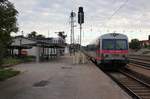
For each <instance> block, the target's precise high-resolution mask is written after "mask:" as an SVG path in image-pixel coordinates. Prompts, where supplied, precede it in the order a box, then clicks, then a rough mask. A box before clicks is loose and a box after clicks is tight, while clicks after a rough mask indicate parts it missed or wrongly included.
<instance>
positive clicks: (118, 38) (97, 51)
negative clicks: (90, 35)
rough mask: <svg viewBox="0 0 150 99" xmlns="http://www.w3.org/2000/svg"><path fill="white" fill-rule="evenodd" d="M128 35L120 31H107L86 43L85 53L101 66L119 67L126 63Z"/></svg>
mask: <svg viewBox="0 0 150 99" xmlns="http://www.w3.org/2000/svg"><path fill="white" fill-rule="evenodd" d="M128 46H129V45H128V37H127V36H126V35H124V34H120V33H109V34H104V35H102V36H100V37H99V38H98V39H96V40H95V41H94V43H91V44H89V45H87V47H86V54H88V56H89V57H90V58H91V59H92V60H93V61H94V62H95V63H97V64H98V65H100V66H102V68H110V69H112V68H115V69H116V68H120V67H123V66H125V65H126V64H127V63H128V58H127V55H128V49H129V47H128Z"/></svg>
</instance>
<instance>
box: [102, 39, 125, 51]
mask: <svg viewBox="0 0 150 99" xmlns="http://www.w3.org/2000/svg"><path fill="white" fill-rule="evenodd" d="M102 48H103V50H126V49H127V40H124V39H117V40H115V39H103V41H102Z"/></svg>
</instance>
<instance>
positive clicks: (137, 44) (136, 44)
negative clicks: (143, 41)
mask: <svg viewBox="0 0 150 99" xmlns="http://www.w3.org/2000/svg"><path fill="white" fill-rule="evenodd" d="M129 47H130V48H131V49H135V50H138V49H140V48H141V45H140V41H139V40H138V39H132V40H131V42H130V43H129Z"/></svg>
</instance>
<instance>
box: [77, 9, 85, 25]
mask: <svg viewBox="0 0 150 99" xmlns="http://www.w3.org/2000/svg"><path fill="white" fill-rule="evenodd" d="M78 23H79V24H82V23H84V12H83V7H79V11H78Z"/></svg>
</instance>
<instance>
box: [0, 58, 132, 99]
mask: <svg viewBox="0 0 150 99" xmlns="http://www.w3.org/2000/svg"><path fill="white" fill-rule="evenodd" d="M14 68H15V69H17V70H21V71H22V73H21V74H20V75H18V76H16V77H13V78H11V79H8V80H6V81H4V82H0V99H131V97H129V96H128V95H127V94H126V93H125V92H124V91H122V90H121V89H120V88H119V87H118V86H117V85H116V83H114V82H113V81H112V80H111V79H110V78H109V77H107V76H106V75H105V74H103V72H102V71H100V70H99V69H98V68H97V67H96V66H94V65H93V64H92V63H87V64H84V65H83V64H82V65H72V63H71V59H69V56H65V57H61V58H60V60H57V61H56V60H54V61H50V62H47V63H36V64H34V63H30V64H21V65H17V66H15V67H14Z"/></svg>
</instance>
